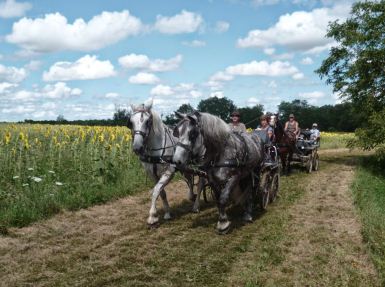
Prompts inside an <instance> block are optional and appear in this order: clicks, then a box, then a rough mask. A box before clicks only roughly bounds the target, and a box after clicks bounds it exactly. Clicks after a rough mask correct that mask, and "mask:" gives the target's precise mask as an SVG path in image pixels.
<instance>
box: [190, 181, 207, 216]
mask: <svg viewBox="0 0 385 287" xmlns="http://www.w3.org/2000/svg"><path fill="white" fill-rule="evenodd" d="M205 184H206V180H205V179H204V178H203V177H199V181H198V187H197V196H196V198H195V202H194V206H193V212H196V213H198V212H199V211H200V210H199V209H200V202H199V201H200V198H201V192H202V190H203V189H204V188H205Z"/></svg>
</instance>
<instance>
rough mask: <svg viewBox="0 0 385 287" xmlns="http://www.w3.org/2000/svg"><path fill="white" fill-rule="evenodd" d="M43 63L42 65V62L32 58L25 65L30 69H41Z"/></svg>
mask: <svg viewBox="0 0 385 287" xmlns="http://www.w3.org/2000/svg"><path fill="white" fill-rule="evenodd" d="M41 65H42V62H40V61H36V60H32V61H30V62H29V63H28V64H26V65H25V66H24V67H25V68H26V69H27V70H29V71H37V70H39V69H40V67H41Z"/></svg>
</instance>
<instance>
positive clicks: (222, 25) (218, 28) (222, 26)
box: [215, 21, 230, 33]
mask: <svg viewBox="0 0 385 287" xmlns="http://www.w3.org/2000/svg"><path fill="white" fill-rule="evenodd" d="M229 28H230V23H228V22H225V21H218V22H217V23H216V24H215V32H217V33H224V32H226V31H227V30H229Z"/></svg>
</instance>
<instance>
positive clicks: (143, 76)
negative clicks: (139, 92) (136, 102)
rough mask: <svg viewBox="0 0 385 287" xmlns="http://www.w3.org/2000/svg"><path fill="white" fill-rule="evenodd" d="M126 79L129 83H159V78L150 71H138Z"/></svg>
mask: <svg viewBox="0 0 385 287" xmlns="http://www.w3.org/2000/svg"><path fill="white" fill-rule="evenodd" d="M128 81H129V82H130V83H131V84H140V85H153V84H156V83H159V82H160V80H159V78H158V77H157V76H156V75H154V74H151V73H146V72H140V73H138V74H136V75H134V76H131V77H130V78H129V79H128Z"/></svg>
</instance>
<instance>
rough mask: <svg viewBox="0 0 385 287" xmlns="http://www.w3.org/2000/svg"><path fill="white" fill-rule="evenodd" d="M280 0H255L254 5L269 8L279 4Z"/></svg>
mask: <svg viewBox="0 0 385 287" xmlns="http://www.w3.org/2000/svg"><path fill="white" fill-rule="evenodd" d="M279 2H280V0H253V1H252V3H253V5H255V6H269V5H275V4H278V3H279Z"/></svg>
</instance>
